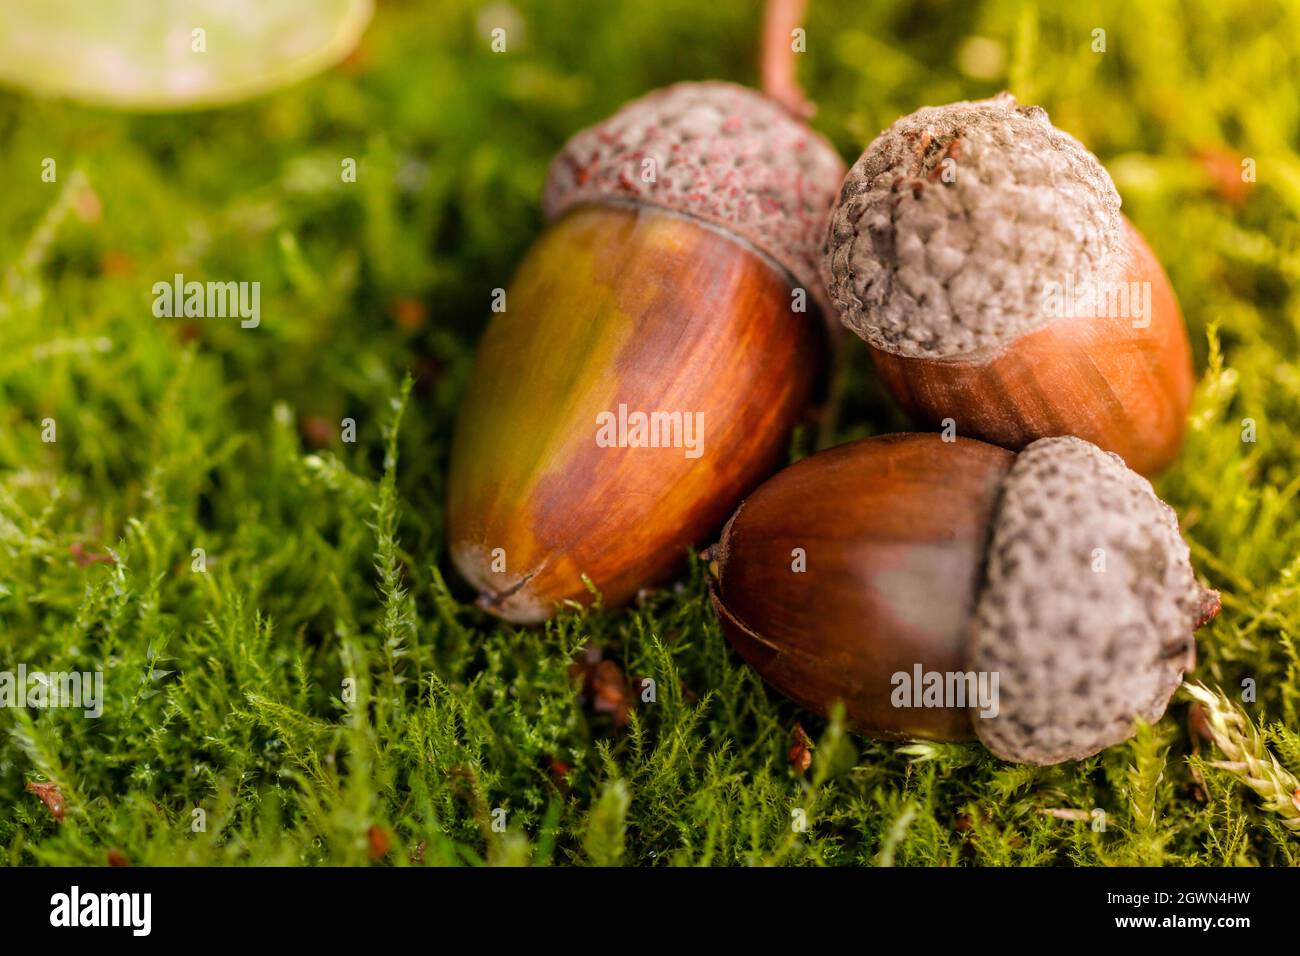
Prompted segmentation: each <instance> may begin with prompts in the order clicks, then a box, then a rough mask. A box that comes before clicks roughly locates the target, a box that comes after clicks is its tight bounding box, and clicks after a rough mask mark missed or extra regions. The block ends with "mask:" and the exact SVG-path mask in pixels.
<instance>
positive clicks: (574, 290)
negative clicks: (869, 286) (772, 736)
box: [448, 83, 843, 623]
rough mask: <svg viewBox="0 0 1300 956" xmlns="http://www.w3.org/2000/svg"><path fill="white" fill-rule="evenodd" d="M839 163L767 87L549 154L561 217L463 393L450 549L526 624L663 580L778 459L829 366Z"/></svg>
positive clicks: (695, 96)
mask: <svg viewBox="0 0 1300 956" xmlns="http://www.w3.org/2000/svg"><path fill="white" fill-rule="evenodd" d="M842 175H843V164H842V163H841V162H840V160H839V157H838V156H837V155H836V154H835V152H834V150H833V149H832V148H831V146H830V145H829V144H828V143H827V142H826V141H825V140H823V139H822V138H821V137H820V136H818V135H817V134H815V133H813V132H812V131H811V130H809V129H808V127H806V126H805V125H803V124H802V123H801V122H799V121H798V120H796V119H795V118H794V117H792V116H791V115H790V114H789V113H787V112H786V111H785V110H783V109H782V108H781V107H780V106H778V105H777V104H776V103H775V102H773V101H772V100H770V99H768V98H766V97H764V96H762V95H760V94H758V93H755V92H752V91H750V90H747V89H745V88H743V87H739V86H733V85H731V84H726V83H683V84H678V85H676V86H673V87H670V88H668V89H665V90H661V91H659V92H656V93H652V94H650V95H648V96H646V97H644V98H642V99H640V100H638V101H636V102H634V103H632V104H630V105H628V106H626V107H624V108H623V109H622V110H620V111H619V112H618V113H616V114H615V115H614V116H613V117H611V118H610V119H609V120H607V121H605V122H603V123H601V124H599V125H597V126H595V127H593V128H592V129H589V130H586V131H584V132H582V133H579V134H578V135H577V136H575V137H574V138H573V139H572V140H570V142H569V143H568V144H567V145H566V146H565V147H564V149H563V151H562V152H561V153H560V155H559V156H558V157H557V158H556V160H555V162H554V163H553V164H552V166H551V170H550V175H549V178H548V180H547V185H546V195H545V208H546V213H547V216H548V217H549V218H550V219H551V221H552V224H551V225H550V227H549V228H548V229H547V231H546V233H545V234H544V235H543V236H542V238H541V239H540V240H539V241H538V242H537V244H536V245H535V246H534V247H533V249H532V250H531V251H530V252H529V254H528V256H527V258H526V259H525V260H524V262H523V264H522V265H521V266H520V269H519V272H518V274H517V275H516V276H515V279H514V281H513V282H512V284H511V285H510V287H509V288H508V289H507V291H506V295H505V308H504V309H503V310H502V311H500V313H499V314H497V315H495V316H494V317H493V320H492V322H491V324H490V326H489V328H488V330H487V333H486V335H485V336H484V338H483V341H482V344H481V345H480V347H479V352H478V356H477V358H476V361H475V366H474V369H473V373H472V375H471V379H470V383H469V387H468V391H467V392H466V395H465V397H464V400H463V401H462V404H461V412H460V417H459V420H458V422H457V426H456V435H455V439H454V443H453V447H452V457H451V474H450V480H449V486H450V487H449V509H448V522H449V537H450V548H451V557H452V560H453V561H454V563H455V564H456V567H457V568H458V569H459V570H460V573H461V574H462V575H463V576H464V577H465V578H466V579H467V580H468V581H469V582H470V583H471V584H473V585H474V586H475V587H476V588H477V589H478V590H479V593H480V598H479V604H480V605H481V606H482V607H484V608H486V609H487V610H489V611H491V612H493V613H495V614H498V615H500V616H501V617H504V618H506V619H508V620H511V621H516V622H524V623H530V622H538V621H542V620H544V619H546V618H547V617H549V616H550V615H551V614H552V613H553V612H554V609H555V606H556V604H557V603H558V602H562V601H566V600H568V601H578V602H581V603H584V604H585V603H588V602H589V601H590V600H591V592H590V591H589V589H588V587H587V586H586V584H585V582H584V577H586V578H588V579H590V581H591V583H592V584H593V585H594V586H595V587H596V589H597V590H598V591H599V592H600V593H601V595H602V596H603V598H604V600H605V601H606V603H608V604H619V603H622V602H625V601H627V600H628V599H629V598H631V597H632V596H633V595H635V594H636V592H637V591H638V590H639V589H640V588H643V587H645V586H647V585H650V584H654V583H656V582H659V581H661V580H663V579H665V578H667V577H668V576H670V575H671V574H672V573H673V572H674V570H675V569H676V568H678V567H679V565H680V564H681V563H682V562H683V560H684V557H685V555H686V554H687V553H688V548H689V546H690V545H691V544H692V543H697V542H699V541H701V540H703V539H705V538H706V537H707V536H709V535H712V534H714V533H716V531H717V529H718V527H719V526H720V525H721V524H722V522H723V521H724V520H725V519H726V517H727V515H728V514H729V513H730V511H731V510H732V509H733V508H734V507H735V505H736V502H737V501H739V500H740V498H741V497H742V496H744V495H745V494H746V493H747V492H748V491H749V490H751V489H752V488H753V487H754V486H755V485H756V484H757V483H758V482H759V481H761V480H762V479H763V478H764V477H766V476H767V475H768V474H770V473H771V471H772V470H773V469H775V468H776V467H778V466H779V464H780V463H781V459H782V456H783V455H784V453H785V449H786V445H787V442H788V439H789V434H790V431H791V429H792V428H793V426H794V425H795V424H796V422H797V421H798V420H799V419H800V417H801V416H803V415H804V414H805V411H806V407H807V405H808V403H809V400H810V397H811V396H812V393H813V388H814V383H815V380H816V378H817V377H818V374H819V370H820V369H821V367H822V365H823V360H824V352H825V350H826V338H827V335H826V328H825V327H824V325H823V321H824V320H823V319H822V317H821V315H820V314H819V313H821V312H822V311H824V310H823V309H821V308H820V307H819V303H821V302H822V301H823V296H824V293H823V290H822V287H821V285H820V283H819V280H818V276H817V259H818V246H819V243H820V238H821V236H822V235H823V233H824V230H825V224H826V215H827V212H828V210H829V208H830V203H831V201H832V199H833V198H834V196H835V191H836V190H837V189H838V188H839V184H840V181H841V177H842Z"/></svg>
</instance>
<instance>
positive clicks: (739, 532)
mask: <svg viewBox="0 0 1300 956" xmlns="http://www.w3.org/2000/svg"><path fill="white" fill-rule="evenodd" d="M707 554H708V556H709V558H710V565H709V568H710V574H709V579H710V589H711V592H712V599H713V606H714V608H715V610H716V611H717V614H718V616H719V619H720V620H721V622H722V625H723V631H724V633H725V634H726V635H727V637H728V639H729V640H730V641H731V643H732V645H733V646H734V647H735V648H736V649H737V650H738V651H739V652H740V654H741V655H742V656H743V657H744V658H745V659H746V660H747V661H748V662H749V663H750V664H751V665H752V666H753V667H754V668H755V669H756V670H757V671H758V672H759V674H760V675H761V676H762V677H763V678H764V680H766V681H767V682H768V683H769V684H770V685H771V686H773V687H774V688H776V689H777V690H778V691H780V692H781V693H782V694H784V695H785V696H787V697H789V698H791V699H792V700H794V701H796V702H797V703H799V704H801V705H802V706H804V707H806V708H807V709H809V710H812V711H815V712H816V713H819V714H822V715H825V714H827V713H829V711H830V708H831V706H832V704H833V703H834V702H835V701H836V700H840V701H843V703H844V707H845V713H846V717H847V720H848V722H849V724H850V725H851V726H852V727H853V728H854V729H856V730H858V731H860V732H862V733H864V734H866V735H868V736H871V737H878V738H882V739H904V738H918V737H919V738H926V739H931V740H938V741H956V740H969V739H971V738H972V737H978V738H979V740H981V741H982V742H983V743H984V744H985V746H987V747H988V749H989V750H991V751H992V752H993V753H994V754H996V755H997V756H999V757H1002V758H1003V759H1005V760H1011V761H1016V762H1020V763H1028V764H1053V763H1059V762H1061V761H1065V760H1079V759H1082V758H1084V757H1087V756H1090V755H1092V754H1095V753H1097V752H1099V751H1100V750H1102V749H1104V748H1105V747H1108V746H1110V745H1112V744H1115V743H1118V742H1119V741H1121V740H1124V739H1126V738H1127V737H1129V736H1130V735H1131V734H1132V732H1133V727H1134V720H1135V718H1141V719H1142V720H1145V721H1155V720H1157V719H1159V718H1160V716H1161V715H1162V714H1163V713H1164V710H1165V707H1166V705H1167V704H1168V702H1169V699H1170V697H1171V696H1172V694H1173V693H1174V690H1175V689H1176V688H1177V687H1178V685H1179V682H1180V681H1181V679H1182V675H1183V672H1184V671H1186V670H1189V669H1190V668H1191V667H1192V666H1193V664H1194V654H1195V641H1194V639H1193V632H1194V630H1195V629H1196V628H1197V627H1198V626H1200V625H1201V624H1202V623H1204V622H1205V621H1206V620H1209V619H1210V618H1212V617H1213V616H1214V614H1215V613H1217V611H1218V606H1219V605H1218V594H1217V593H1216V592H1214V591H1210V590H1208V589H1205V588H1203V587H1201V586H1200V585H1199V584H1198V583H1197V581H1196V578H1195V577H1194V576H1193V574H1192V568H1191V565H1190V563H1189V556H1188V547H1187V544H1186V543H1185V542H1184V541H1183V539H1182V537H1181V535H1180V534H1179V530H1178V520H1177V517H1176V516H1175V514H1174V512H1173V510H1172V509H1171V508H1170V507H1169V506H1168V505H1166V504H1164V503H1163V502H1162V501H1161V500H1160V499H1159V498H1157V497H1156V495H1155V493H1154V491H1153V490H1152V488H1151V485H1150V483H1149V482H1147V480H1146V479H1145V478H1143V477H1141V476H1140V475H1138V474H1137V473H1136V472H1134V471H1132V470H1130V469H1129V468H1127V467H1126V466H1125V465H1124V463H1123V461H1122V460H1121V459H1120V458H1119V456H1117V455H1115V454H1112V453H1108V452H1105V451H1102V450H1101V449H1100V448H1098V447H1097V446H1096V445H1093V444H1091V443H1089V442H1085V441H1082V440H1080V439H1077V438H1071V437H1064V438H1044V439H1040V440H1039V441H1036V442H1033V443H1032V444H1030V445H1029V446H1027V447H1026V448H1025V449H1024V450H1023V451H1022V452H1020V453H1019V454H1016V453H1013V452H1011V451H1008V450H1006V449H1003V448H999V447H997V446H995V445H990V444H986V443H984V442H980V441H976V440H974V439H966V438H956V439H955V440H952V441H945V440H944V439H943V438H942V437H941V436H939V435H936V434H900V435H889V436H884V437H878V438H868V439H865V440H862V441H857V442H852V443H850V444H847V445H841V446H839V447H836V448H832V449H829V450H827V451H823V452H820V453H818V454H815V455H813V456H811V457H809V458H805V459H804V460H802V461H800V462H798V463H797V464H795V465H793V466H791V467H790V468H787V469H786V470H784V471H782V472H780V473H778V474H777V475H776V476H774V477H773V478H771V479H770V480H769V481H767V482H765V483H764V484H763V485H762V486H760V487H759V488H758V490H757V491H755V492H754V493H753V494H752V495H750V496H749V498H747V499H746V500H745V502H744V503H743V504H742V505H741V506H740V508H739V509H738V510H737V511H736V513H735V514H734V515H733V516H732V518H731V520H730V521H729V522H728V523H727V525H726V527H725V528H724V529H723V532H722V536H721V540H720V541H719V542H718V543H717V544H716V545H714V547H713V548H711V549H710V550H709V552H707Z"/></svg>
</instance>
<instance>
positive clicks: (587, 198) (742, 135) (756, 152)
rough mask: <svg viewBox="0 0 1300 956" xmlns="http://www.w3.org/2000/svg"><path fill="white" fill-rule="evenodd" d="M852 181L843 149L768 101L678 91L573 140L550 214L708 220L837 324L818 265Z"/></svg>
mask: <svg viewBox="0 0 1300 956" xmlns="http://www.w3.org/2000/svg"><path fill="white" fill-rule="evenodd" d="M647 160H651V161H652V164H650V165H649V166H647V164H646V161H647ZM647 169H650V170H652V171H653V174H654V175H653V178H652V181H649V182H647V181H646V180H647V178H650V177H647V176H646V175H645V171H646V170H647ZM843 176H844V163H843V162H842V161H841V160H840V157H839V155H838V154H837V153H836V152H835V149H834V147H832V146H831V144H830V143H829V142H827V141H826V140H825V139H823V138H822V137H821V136H819V135H818V134H817V133H815V132H813V131H812V130H811V129H810V128H809V127H808V126H806V125H805V124H804V123H802V122H800V121H799V120H797V119H795V118H794V117H792V116H791V115H790V114H789V113H787V112H786V111H785V110H784V109H782V108H781V107H780V106H779V105H777V104H776V103H775V102H773V101H772V100H769V99H768V98H767V97H765V96H763V95H762V94H760V93H756V92H754V91H753V90H750V89H746V88H745V87H743V86H736V85H734V84H731V83H716V82H710V83H678V84H675V85H673V86H670V87H667V88H665V89H662V90H657V91H655V92H653V93H650V94H648V95H646V96H643V97H641V98H640V99H638V100H635V101H633V102H631V103H629V104H627V105H626V106H624V107H623V108H622V109H620V110H619V111H618V112H617V113H615V114H614V115H613V116H611V117H610V118H609V119H607V120H605V121H604V122H603V123H598V124H597V125H595V126H592V127H591V128H589V129H586V130H583V131H582V132H580V133H578V134H577V135H576V136H574V137H573V138H572V139H570V140H569V141H568V143H566V144H565V146H564V148H563V149H562V150H561V151H560V153H559V155H558V156H556V157H555V160H554V161H553V162H552V163H551V168H550V172H549V174H548V176H547V181H546V191H545V194H544V197H543V207H544V208H545V210H546V215H547V216H548V217H549V218H551V219H555V218H558V217H559V216H561V215H563V214H564V213H565V212H567V211H568V210H570V209H572V208H573V207H575V206H578V205H582V204H585V203H609V202H616V203H617V202H623V203H633V204H644V205H650V206H656V207H659V208H661V209H666V210H669V211H671V212H675V213H679V214H681V215H684V216H691V217H694V218H696V219H699V220H702V221H703V222H706V223H709V224H711V225H713V226H716V227H719V228H721V229H723V230H725V231H726V232H727V233H729V234H730V235H732V236H735V237H737V238H738V239H740V240H742V241H743V242H746V243H748V244H749V245H751V246H753V247H755V248H756V249H758V250H759V251H760V252H762V253H763V254H765V255H766V256H767V257H769V258H770V259H771V260H773V261H775V262H776V263H777V264H778V265H779V266H780V267H781V268H782V269H784V270H785V271H786V272H788V273H789V274H790V275H791V276H792V277H793V279H794V281H795V282H796V283H797V284H798V285H800V286H802V287H803V288H805V289H807V290H808V291H809V293H810V294H811V295H812V296H813V297H814V299H815V300H816V301H817V302H818V303H819V304H820V305H821V306H822V307H823V309H824V310H825V311H826V313H827V315H828V316H829V315H831V314H832V313H831V311H830V309H829V308H828V307H827V305H828V300H827V298H826V294H825V289H824V288H823V286H822V283H821V278H820V275H819V271H818V265H817V263H818V259H819V258H820V250H821V241H822V237H823V235H824V234H825V229H826V220H827V216H828V214H829V212H830V207H831V202H832V201H833V200H834V199H835V193H836V191H837V190H838V189H839V188H840V183H841V181H842V179H843Z"/></svg>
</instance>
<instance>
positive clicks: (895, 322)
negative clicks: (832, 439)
mask: <svg viewBox="0 0 1300 956" xmlns="http://www.w3.org/2000/svg"><path fill="white" fill-rule="evenodd" d="M822 274H823V277H824V279H825V282H826V286H827V288H828V290H829V292H830V295H831V298H832V299H833V300H834V303H835V306H836V308H837V310H838V314H839V317H840V319H841V321H842V322H843V323H844V324H845V325H846V326H848V327H849V328H850V329H852V330H853V331H854V332H856V333H857V334H858V335H859V336H860V337H862V338H863V339H864V340H866V342H867V343H868V345H869V346H870V348H871V355H872V359H873V361H874V364H875V366H876V369H877V371H878V373H879V375H880V377H881V379H882V380H883V381H884V382H885V384H886V385H887V386H888V387H889V389H890V390H891V391H892V392H893V394H894V395H895V397H896V398H897V399H898V401H899V403H900V404H901V405H902V406H903V408H904V410H906V411H907V412H909V413H910V414H911V415H912V416H913V417H914V418H915V419H917V420H918V421H919V422H921V423H923V424H925V425H926V426H927V427H939V426H941V425H942V424H944V423H945V420H948V419H950V420H951V424H952V425H953V426H955V430H956V431H957V432H959V433H961V434H963V435H970V436H972V437H975V438H980V439H983V440H985V441H989V442H993V443H994V444H997V445H1001V446H1003V447H1005V448H1011V449H1013V450H1015V449H1020V448H1023V447H1024V446H1025V445H1027V444H1028V443H1030V442H1032V441H1034V440H1036V439H1039V438H1045V437H1048V436H1052V435H1076V436H1078V437H1080V438H1084V439H1087V440H1088V441H1091V442H1093V443H1095V444H1097V445H1100V446H1101V447H1102V448H1104V449H1106V450H1107V451H1113V452H1116V453H1118V454H1119V455H1121V456H1122V457H1123V458H1124V460H1125V461H1126V462H1127V463H1128V465H1129V467H1131V468H1133V469H1135V470H1136V471H1139V472H1141V473H1143V474H1151V473H1153V472H1155V471H1157V470H1159V469H1160V468H1163V467H1164V466H1165V465H1167V464H1168V463H1169V462H1170V461H1171V460H1172V459H1173V458H1174V457H1175V456H1176V455H1177V453H1178V448H1179V445H1180V444H1181V441H1182V435H1183V427H1184V422H1185V419H1186V414H1187V410H1188V407H1189V405H1190V402H1191V395H1192V384H1193V378H1192V365H1191V351H1190V348H1189V346H1188V341H1187V332H1186V329H1185V328H1184V325H1183V320H1182V315H1181V312H1180V311H1179V307H1178V301H1177V299H1176V298H1175V296H1174V292H1173V289H1172V287H1171V286H1170V284H1169V280H1168V278H1167V277H1166V276H1165V273H1164V271H1163V270H1162V269H1161V267H1160V263H1159V262H1158V261H1157V260H1156V258H1155V255H1154V253H1153V252H1152V251H1151V248H1150V247H1149V246H1148V245H1147V243H1146V241H1145V240H1144V239H1143V238H1142V236H1141V235H1140V234H1139V232H1138V231H1137V229H1136V228H1135V227H1134V226H1133V224H1132V223H1131V222H1129V220H1128V219H1127V218H1126V217H1125V216H1124V215H1123V214H1122V213H1121V212H1120V197H1119V193H1118V192H1117V191H1116V189H1115V184H1114V182H1113V181H1112V180H1111V178H1110V175H1109V174H1108V173H1107V172H1106V170H1105V169H1103V168H1102V166H1101V164H1100V163H1098V162H1097V159H1096V158H1095V157H1094V156H1093V155H1092V154H1091V153H1090V152H1088V150H1087V149H1085V148H1084V146H1083V145H1082V144H1080V143H1079V142H1078V141H1077V140H1075V139H1074V138H1073V137H1071V136H1069V135H1068V134H1066V133H1063V132H1062V131H1060V130H1059V129H1057V128H1056V127H1054V126H1053V125H1052V124H1051V121H1050V120H1049V119H1048V116H1047V113H1046V112H1045V111H1044V110H1043V109H1041V108H1040V107H1037V106H1021V105H1019V104H1018V103H1017V102H1016V100H1015V99H1014V98H1013V97H1012V96H1011V95H1010V94H1006V93H1004V94H1001V95H999V96H997V97H994V98H993V99H989V100H979V101H976V102H961V103H950V104H948V105H946V106H938V107H926V108H923V109H920V110H917V111H916V112H915V113H912V114H911V115H909V116H905V117H903V118H902V119H900V120H898V121H897V122H896V123H894V124H893V125H892V126H891V127H890V128H889V129H887V130H885V132H883V133H882V134H880V136H878V137H877V138H876V139H875V141H873V142H872V143H871V145H870V146H868V147H867V149H866V151H865V152H864V153H863V154H862V156H861V157H860V158H859V159H858V161H857V163H855V164H854V166H853V167H852V169H850V171H849V174H848V176H847V178H846V179H845V182H844V186H843V189H842V190H841V192H840V196H839V199H838V201H837V202H836V204H835V208H834V211H833V213H832V217H831V224H830V227H829V229H828V230H827V235H826V241H825V244H824V247H823V259H822Z"/></svg>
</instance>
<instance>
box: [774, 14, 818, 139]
mask: <svg viewBox="0 0 1300 956" xmlns="http://www.w3.org/2000/svg"><path fill="white" fill-rule="evenodd" d="M807 5H808V4H807V0H768V3H767V11H766V13H765V14H764V16H763V48H762V52H761V56H760V64H761V67H760V73H761V76H762V87H763V92H764V93H766V94H767V95H768V96H769V97H771V98H772V99H774V100H776V102H778V103H780V104H781V105H782V106H783V107H785V109H786V111H787V112H789V113H790V114H791V115H793V116H797V117H799V118H801V119H808V118H809V117H810V116H812V115H813V113H815V112H817V107H816V106H814V105H813V103H812V101H811V100H809V99H808V98H807V97H806V96H804V92H803V88H802V87H801V86H800V85H799V78H798V76H797V75H796V74H797V71H796V69H795V63H796V59H795V56H796V55H795V51H794V43H793V37H792V36H791V34H792V33H793V32H794V30H795V28H797V27H800V26H802V25H803V15H804V10H805V8H806V7H807Z"/></svg>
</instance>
